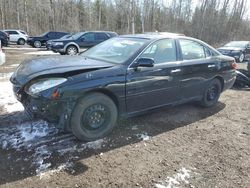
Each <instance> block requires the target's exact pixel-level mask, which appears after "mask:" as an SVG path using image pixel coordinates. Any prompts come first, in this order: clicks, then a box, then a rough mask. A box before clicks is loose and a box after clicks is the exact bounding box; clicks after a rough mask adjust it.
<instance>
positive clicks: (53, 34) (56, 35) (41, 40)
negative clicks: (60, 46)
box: [27, 31, 69, 48]
mask: <svg viewBox="0 0 250 188" xmlns="http://www.w3.org/2000/svg"><path fill="white" fill-rule="evenodd" d="M68 34H69V33H67V32H57V31H50V32H46V33H44V34H42V35H41V36H38V37H29V38H28V40H27V44H29V45H31V46H32V47H35V48H41V47H42V46H46V43H47V41H49V40H53V39H60V38H61V37H63V36H64V35H68Z"/></svg>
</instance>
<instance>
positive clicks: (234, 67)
mask: <svg viewBox="0 0 250 188" xmlns="http://www.w3.org/2000/svg"><path fill="white" fill-rule="evenodd" d="M231 67H232V68H233V69H237V63H236V62H235V61H234V62H233V63H232V64H231Z"/></svg>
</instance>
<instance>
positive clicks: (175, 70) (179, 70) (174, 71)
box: [171, 69, 181, 73]
mask: <svg viewBox="0 0 250 188" xmlns="http://www.w3.org/2000/svg"><path fill="white" fill-rule="evenodd" d="M177 72H181V69H174V70H172V71H171V73H177Z"/></svg>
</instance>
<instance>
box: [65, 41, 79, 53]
mask: <svg viewBox="0 0 250 188" xmlns="http://www.w3.org/2000/svg"><path fill="white" fill-rule="evenodd" d="M70 46H75V47H76V48H77V51H78V53H79V52H80V47H79V45H78V44H76V43H74V42H70V43H68V44H67V45H65V47H64V49H65V51H66V50H67V48H68V47H70Z"/></svg>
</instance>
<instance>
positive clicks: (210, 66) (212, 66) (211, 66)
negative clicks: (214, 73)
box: [208, 65, 216, 68]
mask: <svg viewBox="0 0 250 188" xmlns="http://www.w3.org/2000/svg"><path fill="white" fill-rule="evenodd" d="M214 67H216V65H208V68H214Z"/></svg>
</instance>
